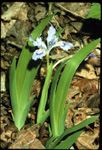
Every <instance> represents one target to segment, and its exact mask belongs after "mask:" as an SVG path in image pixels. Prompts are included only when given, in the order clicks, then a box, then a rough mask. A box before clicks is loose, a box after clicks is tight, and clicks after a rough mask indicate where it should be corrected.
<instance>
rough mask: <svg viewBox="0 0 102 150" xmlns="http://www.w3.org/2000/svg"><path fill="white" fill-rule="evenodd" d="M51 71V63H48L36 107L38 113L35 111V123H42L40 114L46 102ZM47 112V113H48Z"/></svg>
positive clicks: (41, 114)
mask: <svg viewBox="0 0 102 150" xmlns="http://www.w3.org/2000/svg"><path fill="white" fill-rule="evenodd" d="M52 71H53V63H51V64H50V66H49V67H48V70H47V75H46V79H45V83H44V86H43V90H42V94H41V99H40V103H39V107H38V113H37V123H40V124H42V116H43V112H44V110H45V106H46V102H47V97H48V89H49V84H50V80H51V76H52ZM48 114H49V113H48Z"/></svg>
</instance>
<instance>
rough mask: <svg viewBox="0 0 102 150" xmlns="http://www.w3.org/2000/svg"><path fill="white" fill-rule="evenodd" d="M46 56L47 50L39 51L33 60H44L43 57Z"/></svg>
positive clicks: (35, 53) (33, 56) (34, 54)
mask: <svg viewBox="0 0 102 150" xmlns="http://www.w3.org/2000/svg"><path fill="white" fill-rule="evenodd" d="M45 55H46V52H45V49H43V48H42V49H41V48H40V49H38V50H36V51H35V52H34V53H33V55H32V59H33V60H37V59H42V57H43V56H45Z"/></svg>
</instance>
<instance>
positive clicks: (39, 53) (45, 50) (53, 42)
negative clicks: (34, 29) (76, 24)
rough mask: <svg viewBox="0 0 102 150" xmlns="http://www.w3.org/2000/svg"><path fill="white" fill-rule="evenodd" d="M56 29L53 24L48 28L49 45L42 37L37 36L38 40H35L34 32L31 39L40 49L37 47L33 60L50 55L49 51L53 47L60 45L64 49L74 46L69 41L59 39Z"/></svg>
mask: <svg viewBox="0 0 102 150" xmlns="http://www.w3.org/2000/svg"><path fill="white" fill-rule="evenodd" d="M55 33H56V30H55V28H54V27H53V26H51V27H50V28H49V30H48V36H47V46H46V44H45V43H44V42H43V41H42V39H41V37H39V38H38V37H37V39H36V41H34V40H33V38H32V34H31V37H30V41H32V42H33V45H34V46H37V47H38V48H39V49H37V50H36V51H35V52H34V53H33V56H32V59H33V60H35V61H36V60H37V59H42V57H43V56H45V55H49V52H50V51H51V49H52V48H54V47H58V46H60V47H61V48H62V49H63V50H66V51H67V50H69V49H70V48H72V47H73V44H72V43H67V42H64V41H58V37H56V36H55Z"/></svg>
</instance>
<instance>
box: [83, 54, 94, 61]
mask: <svg viewBox="0 0 102 150" xmlns="http://www.w3.org/2000/svg"><path fill="white" fill-rule="evenodd" d="M89 57H94V58H95V59H97V56H96V55H95V54H94V53H90V54H89V55H88V56H87V57H86V58H85V59H84V61H87V60H88V59H89Z"/></svg>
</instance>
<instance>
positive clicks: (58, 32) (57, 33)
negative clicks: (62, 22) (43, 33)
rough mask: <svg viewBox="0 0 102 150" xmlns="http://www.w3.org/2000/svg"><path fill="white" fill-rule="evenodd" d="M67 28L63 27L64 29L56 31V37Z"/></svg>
mask: <svg viewBox="0 0 102 150" xmlns="http://www.w3.org/2000/svg"><path fill="white" fill-rule="evenodd" d="M67 27H68V26H66V27H64V28H62V29H60V30H59V31H57V32H56V34H55V35H56V36H59V35H60V34H61V33H62V32H63V31H64V30H65V29H66V28H67Z"/></svg>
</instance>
